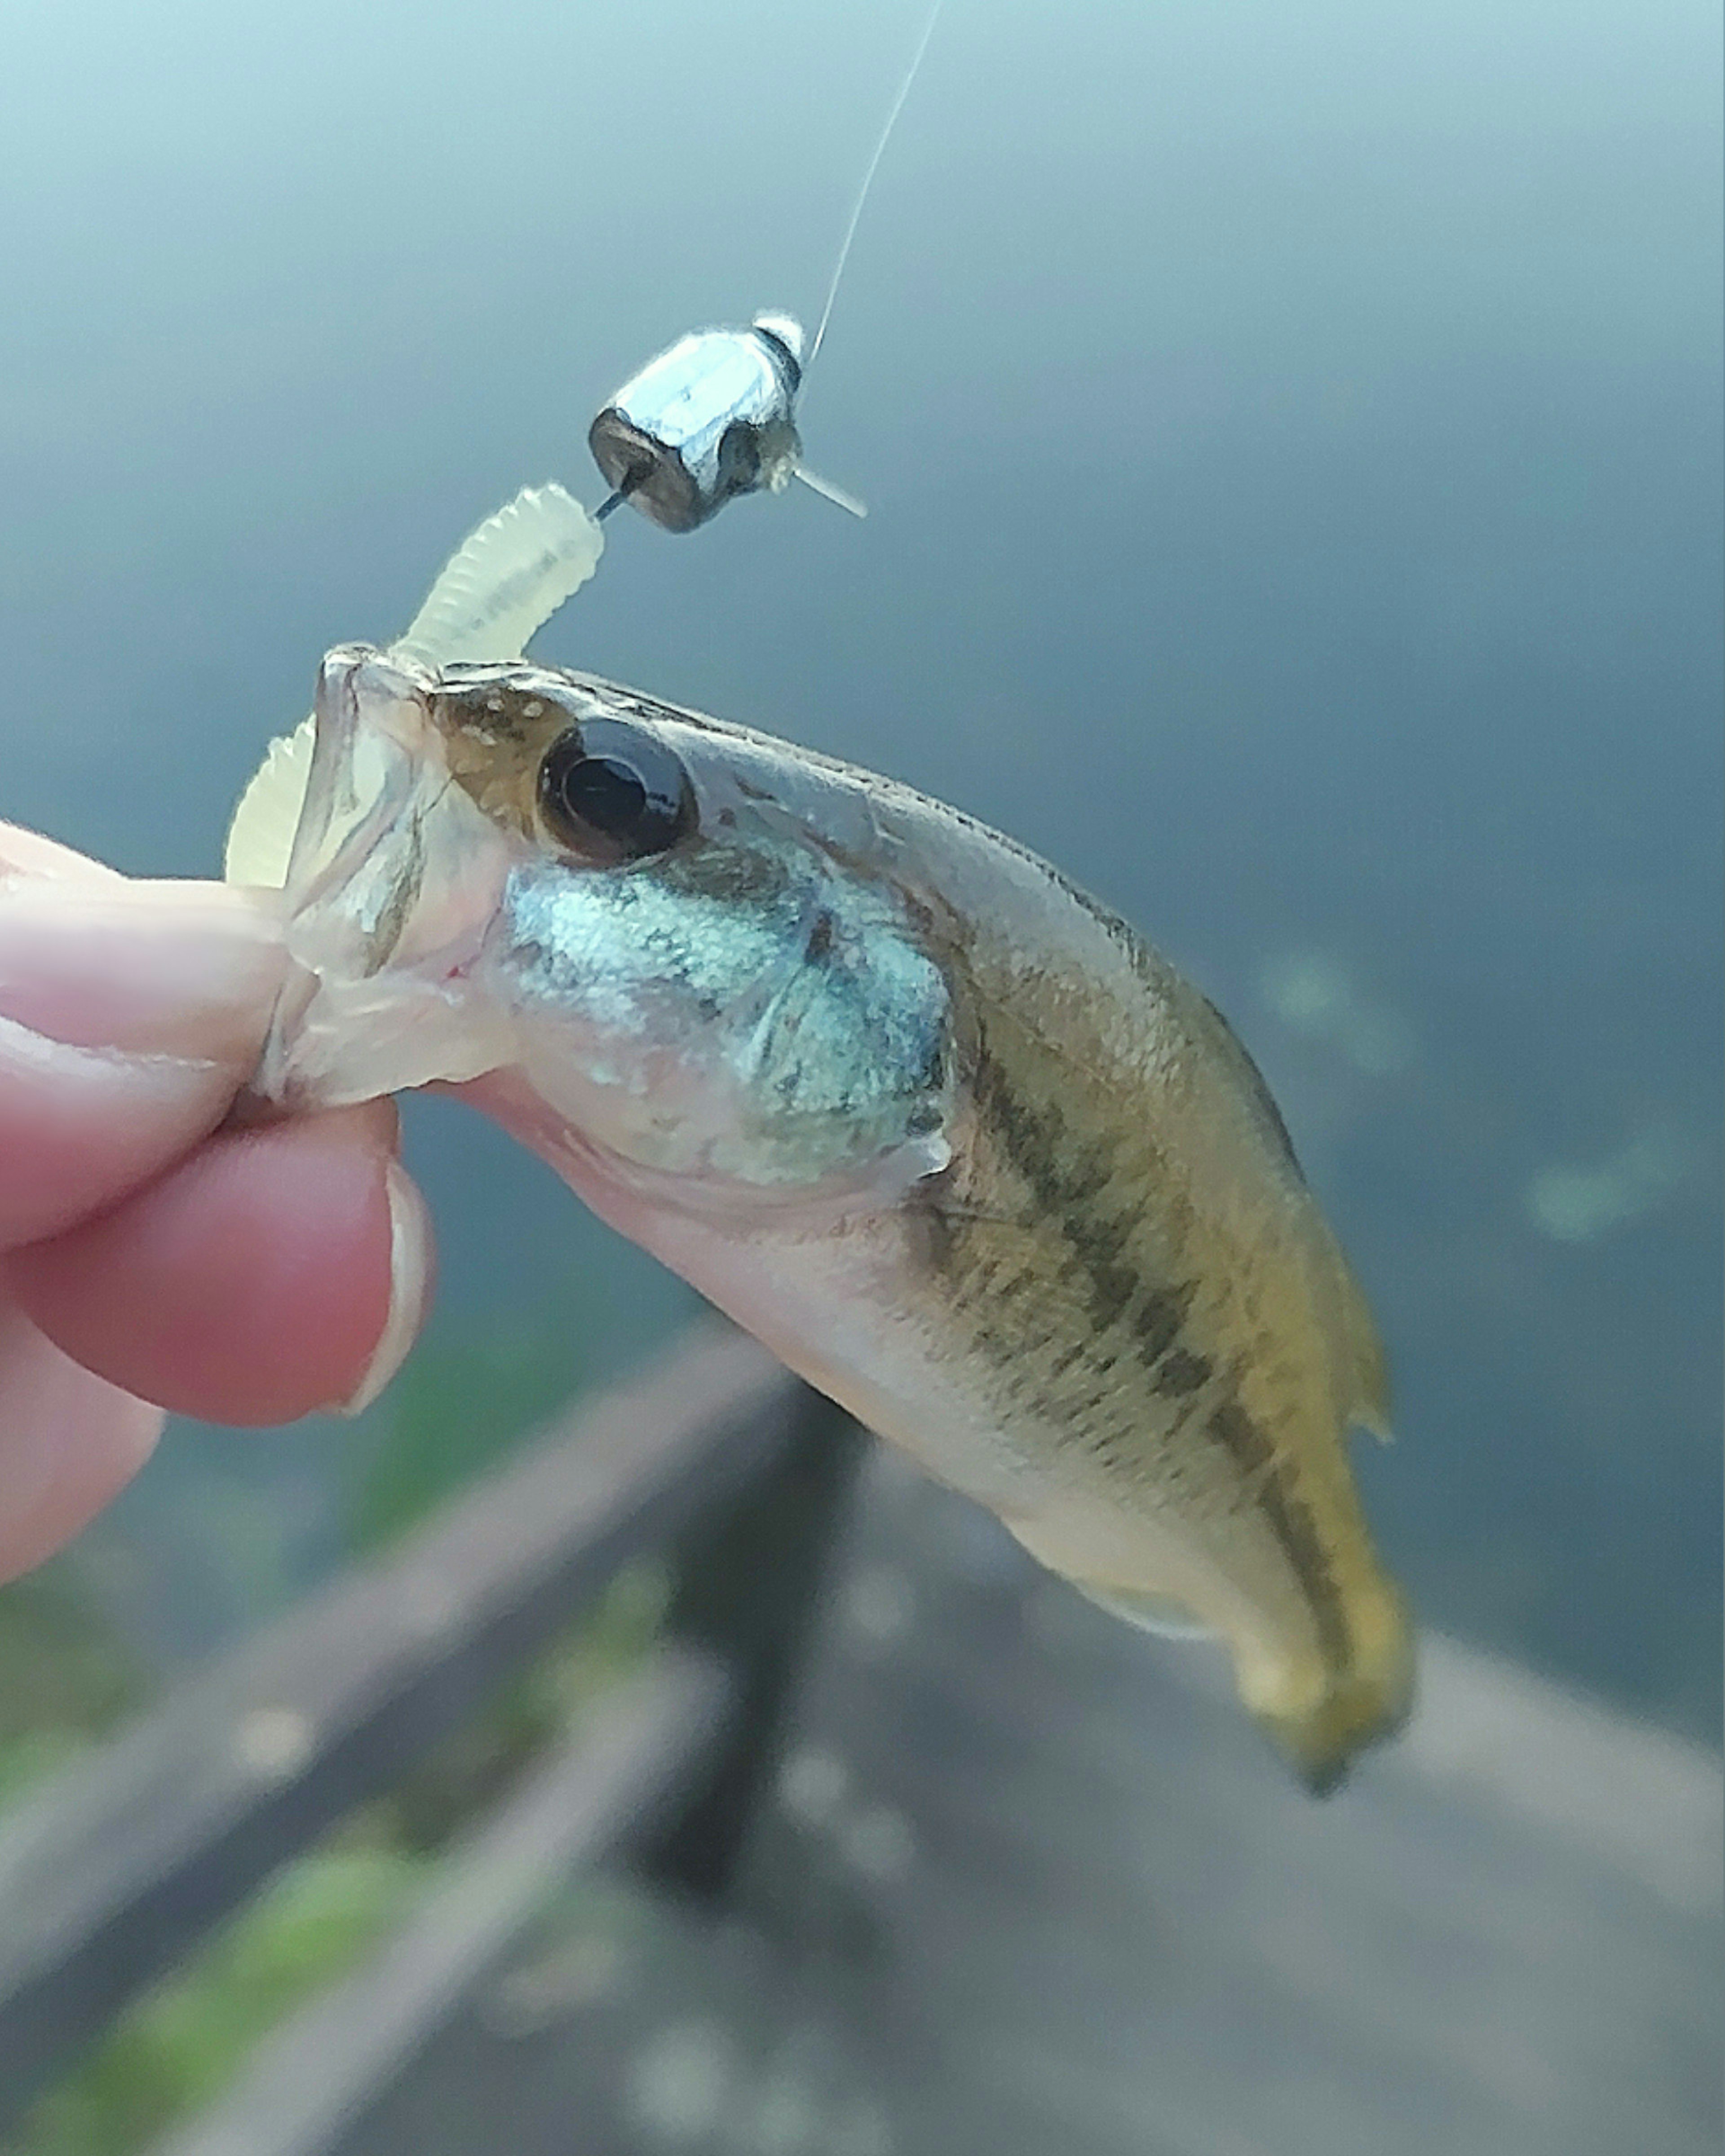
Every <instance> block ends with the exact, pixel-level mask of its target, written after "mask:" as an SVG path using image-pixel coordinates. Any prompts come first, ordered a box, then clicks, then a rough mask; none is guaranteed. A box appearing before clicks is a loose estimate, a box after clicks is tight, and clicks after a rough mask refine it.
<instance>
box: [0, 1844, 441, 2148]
mask: <svg viewBox="0 0 1725 2156" xmlns="http://www.w3.org/2000/svg"><path fill="white" fill-rule="evenodd" d="M423 1875H424V1864H423V1862H422V1861H420V1860H418V1858H415V1857H413V1856H408V1855H407V1854H404V1853H403V1851H400V1850H398V1849H392V1848H388V1847H366V1846H364V1845H360V1844H358V1843H357V1842H356V1843H352V1844H349V1845H341V1846H336V1847H330V1848H326V1849H322V1850H319V1851H314V1852H312V1853H311V1855H309V1856H304V1857H301V1858H300V1859H299V1860H298V1861H296V1862H295V1863H292V1864H290V1865H288V1866H285V1868H284V1869H283V1870H282V1871H280V1873H279V1874H278V1875H277V1876H276V1877H275V1880H274V1881H272V1882H271V1883H270V1886H267V1887H266V1888H265V1889H264V1892H262V1893H261V1894H260V1895H259V1897H257V1899H256V1900H255V1901H254V1902H251V1903H250V1904H249V1906H248V1907H247V1908H246V1909H245V1910H244V1912H243V1913H242V1914H241V1915H240V1916H239V1917H237V1918H236V1919H235V1920H234V1922H232V1923H231V1924H229V1925H228V1927H227V1928H225V1930H223V1932H221V1933H218V1934H217V1936H216V1937H215V1938H214V1939H213V1941H212V1942H211V1943H210V1944H209V1945H208V1947H206V1948H205V1949H204V1951H203V1953H200V1954H199V1956H198V1959H197V1961H196V1962H195V1963H193V1966H192V1967H191V1968H190V1969H187V1970H186V1971H185V1972H183V1973H182V1974H179V1975H177V1976H175V1977H171V1978H169V1979H167V1980H166V1981H165V1982H163V1983H162V1984H158V1985H157V1986H156V1987H155V1989H153V1990H151V1991H150V1992H148V1993H146V1994H145V1995H144V1996H143V1997H142V1998H141V1999H139V2000H138V2001H137V2002H136V2005H133V2006H132V2008H131V2010H129V2011H128V2012H127V2013H126V2014H125V2015H122V2016H121V2019H120V2020H119V2021H118V2022H117V2023H116V2025H115V2026H114V2028H113V2029H112V2030H111V2031H110V2034H109V2035H108V2036H107V2037H106V2039H105V2040H104V2042H103V2043H102V2044H101V2045H100V2047H99V2048H98V2049H97V2051H95V2055H94V2056H92V2057H91V2058H90V2059H89V2060H88V2061H85V2065H84V2066H82V2067H81V2068H80V2070H79V2071H77V2072H75V2073H74V2074H73V2075H72V2076H71V2077H70V2078H69V2080H67V2081H64V2082H61V2083H60V2084H59V2086H58V2087H55V2088H54V2089H52V2090H51V2091H49V2093H48V2095H46V2096H45V2097H43V2099H42V2100H41V2102H39V2103H38V2104H36V2105H35V2107H33V2109H32V2111H31V2112H29V2113H28V2116H27V2117H26V2118H25V2119H24V2120H23V2123H22V2125H21V2127H20V2128H19V2129H18V2133H17V2134H16V2135H15V2137H14V2138H13V2140H12V2141H10V2142H9V2143H8V2144H7V2148H6V2152H5V2156H125V2152H127V2151H130V2150H132V2149H135V2148H138V2147H140V2146H141V2144H142V2143H144V2142H145V2141H146V2140H147V2139H148V2138H150V2137H151V2136H152V2135H155V2134H157V2133H161V2132H162V2130H163V2129H164V2128H166V2127H167V2125H168V2124H169V2123H171V2122H172V2120H174V2119H175V2118H177V2117H180V2116H181V2115H182V2114H183V2113H184V2112H187V2111H189V2110H191V2109H192V2108H193V2107H194V2106H196V2105H198V2104H199V2103H202V2102H207V2101H208V2099H209V2097H212V2096H213V2095H214V2093H215V2092H216V2091H217V2090H218V2089H219V2088H220V2087H221V2086H222V2084H223V2082H225V2081H226V2080H227V2078H228V2076H229V2074H230V2073H231V2072H232V2071H233V2070H234V2066H235V2065H236V2063H237V2062H238V2061H239V2060H240V2059H241V2058H243V2057H244V2055H245V2053H246V2051H248V2050H249V2047H250V2046H252V2045H253V2044H254V2042H255V2041H256V2040H257V2039H258V2038H259V2036H260V2035H263V2034H264V2031H265V2030H268V2029H269V2028H270V2026H271V2025H273V2024H274V2023H275V2022H276V2021H277V2020H280V2017H281V2016H282V2015H284V2014H285V2013H287V2012H288V2011H289V2010H290V2009H291V2008H293V2007H294V2006H295V2005H298V2004H299V2003H300V2001H301V2000H302V1999H306V1998H308V1997H310V1996H311V1994H312V1993H314V1992H316V1991H317V1990H319V1989H321V1988H322V1987H323V1986H324V1985H326V1984H331V1983H333V1982H334V1981H335V1980H336V1978H338V1977H339V1976H341V1975H342V1974H344V1973H345V1972H346V1971H347V1970H348V1969H351V1968H352V1966H353V1965H354V1963H356V1962H357V1960H358V1959H359V1958H360V1957H361V1956H362V1954H363V1953H364V1952H365V1950H366V1948H367V1947H368V1946H370V1945H371V1943H372V1941H373V1940H375V1939H377V1938H380V1937H381V1936H382V1933H385V1932H386V1931H387V1930H388V1928H390V1926H391V1925H392V1924H393V1923H394V1922H396V1921H398V1918H399V1917H400V1916H401V1914H402V1912H403V1909H404V1907H405V1906H406V1904H407V1902H408V1899H409V1897H411V1895H412V1894H413V1892H414V1890H415V1889H416V1888H417V1887H418V1885H419V1883H420V1880H421V1878H422V1876H423Z"/></svg>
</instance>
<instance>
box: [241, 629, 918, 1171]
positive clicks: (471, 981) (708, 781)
mask: <svg viewBox="0 0 1725 2156" xmlns="http://www.w3.org/2000/svg"><path fill="white" fill-rule="evenodd" d="M890 855H891V848H890V846H887V845H883V844H882V843H881V838H880V833H879V832H878V831H877V830H876V829H875V826H874V824H873V821H872V817H871V811H870V804H869V801H868V798H867V796H866V793H865V791H864V790H863V789H862V788H860V787H859V786H857V785H856V784H855V782H854V780H852V779H851V778H850V774H848V773H845V772H844V771H843V769H842V767H827V766H824V764H823V762H822V761H821V760H820V759H819V758H815V757H809V756H806V755H804V754H803V752H798V751H796V750H793V749H791V748H789V747H787V745H786V744H784V743H782V742H774V741H772V740H769V739H768V738H767V737H763V736H757V735H753V734H750V733H748V732H747V731H744V730H742V729H737V728H732V727H726V726H721V725H720V724H719V723H718V722H716V721H711V720H708V719H705V718H701V717H699V716H696V715H695V714H693V713H690V712H685V711H678V710H677V709H675V707H673V706H667V705H664V704H660V703H658V702H655V701H653V700H650V699H648V698H644V697H642V696H638V695H636V694H634V692H633V691H630V690H624V689H619V688H618V687H615V686H614V685H612V684H609V683H607V682H603V681H599V680H594V679H593V678H591V677H588V676H585V675H570V674H565V673H562V672H559V671H557V670H552V669H550V668H547V667H542V666H540V665H535V664H533V663H531V662H528V661H525V660H523V661H515V662H509V663H505V664H499V665H456V666H450V667H447V668H444V670H441V671H438V670H432V669H430V668H428V667H424V666H421V665H418V664H416V663H414V662H413V661H412V660H410V659H407V658H404V657H403V656H402V655H400V654H386V653H379V652H377V651H375V650H372V649H368V648H367V647H363V646H347V647H343V648H341V649H337V650H336V651H333V652H331V654H329V656H328V657H327V659H326V660H325V662H324V665H323V668H322V670H321V677H320V680H319V685H318V692H317V702H316V726H315V736H314V738H313V742H312V746H311V760H310V769H309V776H308V778H307V780H306V783H305V796H304V802H303V806H302V808H301V809H300V815H299V820H298V824H297V826H296V828H295V836H294V840H293V846H292V851H291V855H290V860H289V864H288V868H287V876H286V885H285V893H284V897H285V906H286V909H287V912H288V919H289V926H288V940H289V947H290V952H291V953H292V956H293V957H294V959H295V976H294V978H293V981H292V983H290V988H288V990H287V991H286V992H285V994H284V996H283V998H282V1002H281V1004H280V1008H279V1009H278V1011H277V1013H276V1016H275V1023H274V1024H273V1026H272V1028H271V1031H270V1039H269V1041H268V1044H267V1046H266V1049H265V1052H264V1061H263V1065H262V1067H261V1070H260V1072H259V1081H258V1083H259V1090H260V1091H263V1092H264V1094H266V1095H267V1096H270V1097H273V1098H275V1099H278V1100H280V1101H284V1102H287V1103H290V1104H292V1105H295V1106H333V1105H336V1104H337V1103H340V1102H344V1101H357V1100H362V1099H367V1098H370V1097H372V1096H375V1095H377V1094H379V1093H382V1092H387V1091H394V1090H396V1089H398V1088H399V1087H403V1086H419V1085H425V1084H428V1083H431V1082H434V1081H465V1080H471V1079H475V1078H477V1077H479V1076H480V1075H482V1074H486V1073H495V1072H507V1073H509V1074H511V1077H512V1081H513V1082H514V1084H515V1086H516V1089H517V1091H521V1090H523V1089H525V1091H526V1093H527V1094H528V1095H530V1096H531V1098H532V1099H533V1100H534V1101H536V1102H537V1103H538V1104H539V1106H540V1107H541V1108H542V1110H543V1111H546V1113H547V1115H548V1116H550V1117H552V1119H553V1120H554V1121H556V1122H558V1123H559V1124H561V1125H562V1127H564V1128H565V1130H566V1131H567V1132H568V1133H569V1134H570V1135H571V1137H572V1139H574V1140H576V1141H578V1142H580V1143H581V1144H582V1145H583V1146H585V1147H588V1148H589V1149H596V1150H598V1152H602V1153H603V1155H605V1156H606V1157H607V1158H609V1159H611V1160H612V1161H614V1162H615V1163H619V1165H621V1166H622V1167H624V1168H626V1169H628V1170H629V1171H631V1172H634V1173H638V1174H639V1175H643V1176H649V1177H656V1178H675V1179H676V1181H677V1183H678V1186H679V1188H680V1190H682V1191H683V1193H685V1195H686V1194H688V1193H690V1192H691V1191H698V1190H701V1189H707V1190H711V1191H713V1192H715V1193H716V1194H717V1195H719V1196H720V1197H721V1198H722V1199H724V1200H725V1201H726V1202H727V1203H729V1202H734V1200H735V1199H736V1198H737V1195H738V1194H739V1193H751V1194H752V1195H753V1196H755V1197H756V1198H757V1199H763V1200H771V1199H773V1198H775V1197H791V1198H797V1199H807V1198H808V1197H809V1195H810V1194H811V1193H815V1192H834V1193H849V1192H851V1191H854V1190H855V1189H857V1188H862V1187H868V1188H878V1187H880V1186H881V1185H882V1184H883V1183H896V1184H897V1185H898V1186H899V1187H901V1188H903V1187H907V1186H908V1184H909V1183H911V1182H912V1181H914V1180H916V1178H919V1177H921V1176H923V1175H926V1174H928V1173H933V1172H936V1171H937V1170H938V1169H939V1168H942V1167H943V1166H944V1165H945V1163H946V1161H947V1158H948V1154H949V1151H950V1146H949V1139H948V1128H949V1125H950V1122H951V1120H952V1115H953V1112H954V1093H955V1077H954V1068H953V1065H954V1053H953V1040H954V1033H955V1024H954V1017H953V1009H952V993H951V988H950V985H949V969H948V968H947V965H946V964H945V963H943V961H942V952H941V950H940V947H939V946H940V933H939V928H938V924H937V919H936V916H935V913H934V911H932V908H931V907H930V906H929V905H928V904H927V902H926V901H923V900H922V899H919V897H918V896H917V894H916V891H914V889H913V888H912V887H911V885H910V884H909V883H907V882H906V881H904V880H900V879H899V878H898V877H896V876H895V875H893V874H892V873H891V863H890Z"/></svg>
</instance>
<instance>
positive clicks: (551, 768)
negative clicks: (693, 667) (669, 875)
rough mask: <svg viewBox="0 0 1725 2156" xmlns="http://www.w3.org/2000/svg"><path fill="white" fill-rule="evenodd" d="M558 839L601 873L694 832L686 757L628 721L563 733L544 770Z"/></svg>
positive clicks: (545, 802) (547, 810) (544, 798)
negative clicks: (683, 758)
mask: <svg viewBox="0 0 1725 2156" xmlns="http://www.w3.org/2000/svg"><path fill="white" fill-rule="evenodd" d="M539 808H540V813H541V814H542V816H543V817H544V819H545V821H546V824H547V826H548V827H549V829H550V830H551V833H552V836H553V837H554V838H556V839H557V840H558V841H559V842H560V843H561V844H563V845H565V846H567V848H568V849H569V850H570V851H571V852H572V853H574V854H578V855H580V857H581V858H582V859H583V860H585V861H588V862H591V863H592V865H593V866H594V867H595V868H615V867H618V866H619V865H621V864H622V863H623V862H624V861H639V860H647V859H648V858H649V856H650V855H654V854H662V853H664V852H665V850H666V849H667V847H670V846H673V845H675V844H676V842H677V840H678V839H680V838H682V837H683V836H684V835H685V834H686V833H688V832H689V831H691V830H692V829H694V828H695V789H694V788H693V787H691V784H690V783H689V774H688V773H687V772H686V771H685V769H684V768H683V765H682V762H681V759H680V757H677V756H675V754H674V753H673V752H672V751H671V750H670V749H668V748H667V747H665V743H664V742H661V741H658V740H656V739H655V737H654V736H653V735H651V734H649V733H647V732H644V731H643V730H642V729H641V728H639V726H629V725H628V724H626V723H625V722H624V721H623V720H621V719H588V720H586V721H583V723H582V724H581V725H580V726H571V727H570V728H569V730H568V731H567V733H563V734H560V735H559V736H558V737H557V739H556V740H555V741H554V742H552V745H551V747H549V748H548V749H547V751H546V752H545V759H544V761H543V762H542V763H541V765H540V767H539Z"/></svg>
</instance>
